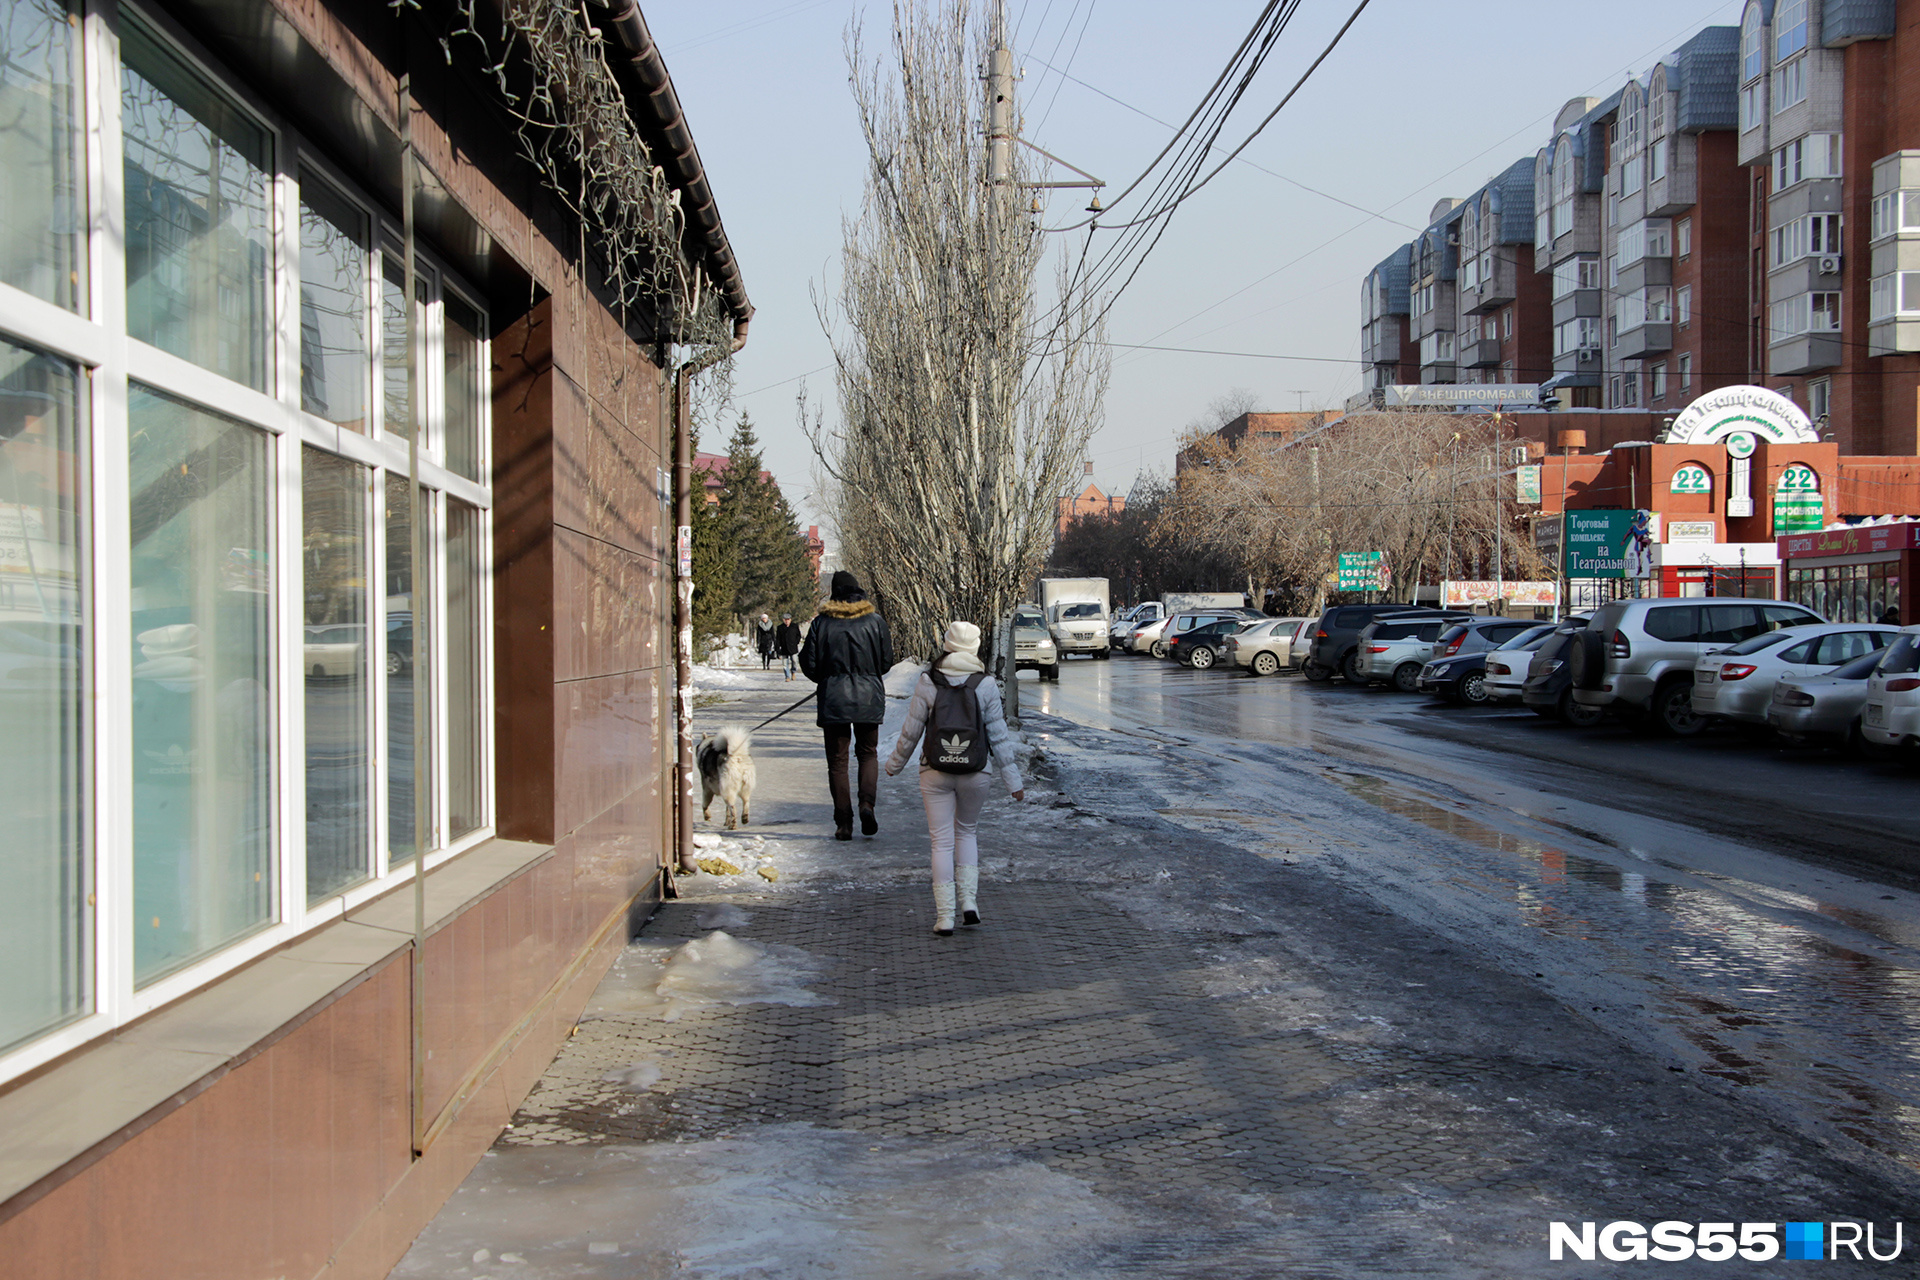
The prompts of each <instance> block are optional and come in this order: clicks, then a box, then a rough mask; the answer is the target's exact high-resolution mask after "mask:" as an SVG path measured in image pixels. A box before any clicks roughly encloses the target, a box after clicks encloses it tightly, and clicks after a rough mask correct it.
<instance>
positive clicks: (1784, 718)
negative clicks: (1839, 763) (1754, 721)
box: [1767, 649, 1883, 750]
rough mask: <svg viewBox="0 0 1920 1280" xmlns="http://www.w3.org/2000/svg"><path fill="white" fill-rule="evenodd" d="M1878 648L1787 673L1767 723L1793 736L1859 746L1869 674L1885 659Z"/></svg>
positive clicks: (1775, 691)
mask: <svg viewBox="0 0 1920 1280" xmlns="http://www.w3.org/2000/svg"><path fill="white" fill-rule="evenodd" d="M1882 652H1883V650H1879V649H1876V650H1874V651H1873V652H1872V653H1869V654H1867V655H1865V656H1864V657H1859V658H1855V659H1854V660H1853V661H1852V662H1843V663H1841V664H1840V665H1839V666H1837V667H1835V668H1834V669H1833V670H1831V671H1828V672H1826V673H1824V674H1820V675H1804V676H1782V677H1781V678H1780V680H1779V682H1778V683H1776V684H1775V685H1774V686H1773V701H1772V702H1770V703H1768V704H1767V723H1768V724H1770V725H1772V726H1773V731H1774V732H1775V733H1777V734H1779V735H1780V736H1781V737H1782V738H1784V739H1786V740H1787V741H1788V742H1826V743H1832V744H1836V745H1839V746H1844V747H1847V748H1849V749H1851V750H1858V749H1859V748H1860V747H1861V745H1862V744H1863V739H1862V737H1861V735H1860V713H1861V711H1862V710H1863V709H1864V708H1865V707H1866V705H1867V677H1868V676H1870V675H1872V674H1873V669H1874V667H1875V666H1877V665H1878V664H1879V662H1880V654H1881V653H1882Z"/></svg>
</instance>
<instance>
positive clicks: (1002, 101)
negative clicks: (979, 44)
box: [985, 0, 1107, 213]
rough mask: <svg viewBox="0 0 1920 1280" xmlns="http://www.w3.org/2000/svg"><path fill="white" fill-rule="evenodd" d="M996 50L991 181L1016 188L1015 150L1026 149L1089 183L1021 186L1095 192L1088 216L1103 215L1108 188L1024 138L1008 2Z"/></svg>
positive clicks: (991, 78)
mask: <svg viewBox="0 0 1920 1280" xmlns="http://www.w3.org/2000/svg"><path fill="white" fill-rule="evenodd" d="M992 37H993V47H992V48H991V49H989V50H988V51H987V66H986V76H985V79H986V82H987V179H988V181H990V182H991V183H992V184H993V185H994V186H996V187H1009V186H1013V185H1014V181H1015V180H1014V174H1013V149H1014V147H1015V146H1016V145H1018V146H1022V147H1025V148H1026V149H1027V150H1029V151H1032V152H1034V153H1036V154H1038V155H1042V156H1045V157H1046V158H1047V159H1049V160H1051V161H1053V162H1054V163H1055V164H1057V165H1059V166H1060V167H1061V168H1063V169H1072V170H1073V171H1074V172H1075V173H1077V174H1079V175H1080V177H1081V178H1083V179H1085V181H1082V182H1022V183H1020V184H1019V185H1020V186H1022V187H1024V188H1026V189H1028V190H1030V191H1040V190H1047V189H1052V188H1060V187H1082V188H1087V189H1090V190H1092V191H1093V192H1094V197H1093V201H1092V203H1090V204H1089V205H1088V206H1087V212H1088V213H1099V212H1100V196H1099V191H1100V189H1101V188H1102V187H1104V186H1106V185H1107V184H1106V183H1104V182H1102V181H1101V180H1100V179H1098V178H1096V177H1094V176H1093V175H1092V174H1090V173H1088V172H1087V171H1086V170H1085V169H1081V168H1078V167H1077V166H1075V165H1072V164H1069V163H1067V162H1066V161H1065V160H1062V159H1061V158H1060V157H1059V156H1056V155H1054V154H1053V153H1052V152H1051V151H1046V150H1043V149H1042V148H1040V147H1037V146H1035V145H1034V144H1033V143H1031V142H1028V141H1027V140H1026V139H1025V138H1023V137H1021V136H1020V116H1019V112H1018V111H1017V110H1016V109H1015V107H1014V102H1013V84H1014V79H1015V77H1014V72H1013V50H1012V49H1009V48H1008V47H1007V6H1006V0H1000V3H999V4H997V5H995V6H994V13H993V29H992ZM1033 211H1034V212H1035V213H1039V212H1040V198H1039V197H1038V196H1035V197H1034V200H1033Z"/></svg>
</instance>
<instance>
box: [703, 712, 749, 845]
mask: <svg viewBox="0 0 1920 1280" xmlns="http://www.w3.org/2000/svg"><path fill="white" fill-rule="evenodd" d="M752 747H753V735H752V734H750V733H748V732H747V731H746V730H745V729H743V728H741V727H740V726H739V725H737V724H730V725H728V726H726V727H725V728H724V729H722V730H720V732H719V733H716V734H714V735H713V736H712V737H711V738H706V739H704V740H702V741H701V743H700V749H699V750H698V751H696V752H695V753H694V760H695V762H696V763H698V764H699V766H700V817H701V818H702V819H703V820H706V821H709V822H710V821H712V816H711V811H712V809H713V798H714V797H715V796H719V797H720V801H721V803H722V804H723V805H724V806H725V808H726V811H727V830H729V831H732V830H733V829H734V826H735V823H734V820H733V816H734V810H735V809H738V810H739V811H740V822H739V824H738V825H740V826H743V827H744V826H746V825H747V822H748V815H747V802H748V801H749V800H751V799H752V798H753V754H752Z"/></svg>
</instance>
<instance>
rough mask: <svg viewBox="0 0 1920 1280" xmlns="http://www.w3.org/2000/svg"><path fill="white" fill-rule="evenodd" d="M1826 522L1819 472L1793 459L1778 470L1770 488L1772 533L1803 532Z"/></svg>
mask: <svg viewBox="0 0 1920 1280" xmlns="http://www.w3.org/2000/svg"><path fill="white" fill-rule="evenodd" d="M1826 522H1827V504H1826V500H1825V499H1824V498H1822V497H1821V496H1820V473H1819V472H1817V471H1815V470H1814V469H1813V468H1812V467H1809V466H1807V465H1806V464H1805V463H1801V462H1796V463H1794V464H1793V465H1792V466H1790V467H1788V468H1787V469H1786V470H1785V471H1782V472H1781V473H1780V480H1779V482H1778V483H1777V484H1776V485H1775V486H1774V490H1773V534H1774V536H1775V537H1776V538H1777V537H1780V536H1781V535H1783V534H1788V533H1804V532H1810V531H1812V530H1815V529H1818V528H1819V527H1820V526H1821V525H1823V524H1825V523H1826Z"/></svg>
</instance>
